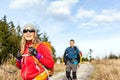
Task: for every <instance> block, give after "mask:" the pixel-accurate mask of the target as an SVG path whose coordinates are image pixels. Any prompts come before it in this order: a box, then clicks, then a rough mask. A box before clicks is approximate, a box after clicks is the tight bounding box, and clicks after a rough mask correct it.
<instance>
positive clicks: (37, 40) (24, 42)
mask: <svg viewBox="0 0 120 80" xmlns="http://www.w3.org/2000/svg"><path fill="white" fill-rule="evenodd" d="M26 27H31V28H32V29H34V30H35V28H33V25H31V24H29V25H28V24H27V25H25V26H24V29H25V28H26ZM39 42H40V40H39V39H38V37H37V32H36V30H35V32H34V38H33V39H32V45H31V47H34V46H36V45H37V44H38V43H39ZM25 44H26V40H25V37H24V33H23V36H22V39H21V44H20V49H21V54H23V53H24V50H25Z"/></svg>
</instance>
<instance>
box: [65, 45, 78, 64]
mask: <svg viewBox="0 0 120 80" xmlns="http://www.w3.org/2000/svg"><path fill="white" fill-rule="evenodd" d="M63 60H64V62H65V64H66V63H67V62H68V61H69V62H70V63H73V64H74V62H75V61H77V64H78V63H79V62H80V51H79V49H78V48H77V47H76V46H75V47H68V48H67V49H66V50H65V52H64V56H63Z"/></svg>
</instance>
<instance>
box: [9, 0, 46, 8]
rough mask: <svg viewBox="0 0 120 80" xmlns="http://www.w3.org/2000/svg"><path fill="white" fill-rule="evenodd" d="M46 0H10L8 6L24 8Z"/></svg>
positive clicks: (40, 3)
mask: <svg viewBox="0 0 120 80" xmlns="http://www.w3.org/2000/svg"><path fill="white" fill-rule="evenodd" d="M45 1H46V0H11V2H10V4H9V7H10V8H12V9H26V8H30V7H33V6H36V5H40V6H41V5H42V4H43V3H44V2H45Z"/></svg>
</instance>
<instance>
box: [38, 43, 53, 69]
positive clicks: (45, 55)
mask: <svg viewBox="0 0 120 80" xmlns="http://www.w3.org/2000/svg"><path fill="white" fill-rule="evenodd" d="M37 51H38V54H41V55H42V58H41V59H40V60H39V61H40V62H41V63H42V64H43V65H44V66H45V67H47V68H53V67H54V59H53V57H52V53H51V51H50V50H49V49H48V47H47V46H46V45H44V44H42V43H41V44H40V45H39V46H38V48H37Z"/></svg>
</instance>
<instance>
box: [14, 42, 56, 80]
mask: <svg viewBox="0 0 120 80" xmlns="http://www.w3.org/2000/svg"><path fill="white" fill-rule="evenodd" d="M31 44H32V42H28V43H26V45H25V50H24V53H23V54H26V53H27V54H28V53H29V51H28V47H30V45H31ZM37 52H38V54H41V55H42V56H43V57H42V58H40V60H39V62H40V63H42V64H43V65H44V66H45V67H47V68H53V67H54V60H53V58H52V54H51V52H50V51H49V49H48V48H47V46H45V45H44V44H43V43H41V44H39V45H38V47H37ZM16 66H17V67H18V68H20V69H21V76H22V78H23V80H32V79H34V78H35V77H36V76H37V75H38V74H40V73H42V72H43V71H44V69H43V67H40V66H38V65H37V64H36V63H35V61H34V59H33V57H32V56H24V57H23V58H22V59H21V62H19V61H16Z"/></svg>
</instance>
